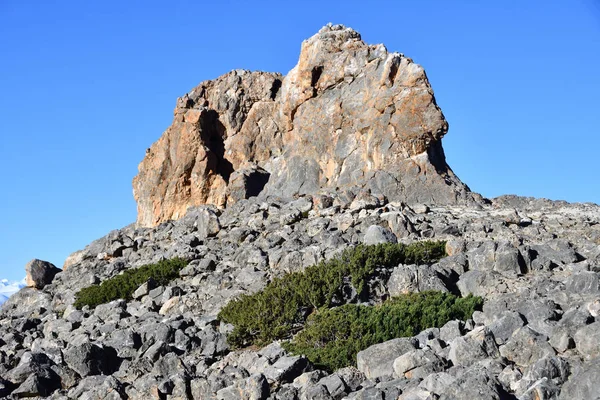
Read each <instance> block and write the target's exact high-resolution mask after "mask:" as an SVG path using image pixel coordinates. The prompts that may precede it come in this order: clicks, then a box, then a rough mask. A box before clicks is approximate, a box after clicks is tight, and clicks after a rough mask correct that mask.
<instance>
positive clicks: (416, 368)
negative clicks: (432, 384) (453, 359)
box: [394, 348, 445, 379]
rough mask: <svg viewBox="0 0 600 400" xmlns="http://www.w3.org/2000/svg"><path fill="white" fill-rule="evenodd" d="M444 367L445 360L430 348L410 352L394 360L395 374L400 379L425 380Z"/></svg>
mask: <svg viewBox="0 0 600 400" xmlns="http://www.w3.org/2000/svg"><path fill="white" fill-rule="evenodd" d="M444 367H445V362H444V360H442V359H441V358H440V357H439V356H438V355H437V354H435V353H434V352H433V350H431V349H429V348H426V349H416V350H412V351H409V352H408V353H404V354H403V355H401V356H400V357H398V358H396V360H394V373H395V375H396V377H400V378H403V377H405V378H408V379H423V378H425V377H426V376H427V375H429V374H432V373H434V372H441V371H443V370H444Z"/></svg>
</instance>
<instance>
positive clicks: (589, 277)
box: [565, 271, 600, 295]
mask: <svg viewBox="0 0 600 400" xmlns="http://www.w3.org/2000/svg"><path fill="white" fill-rule="evenodd" d="M565 286H566V290H567V291H569V292H571V293H574V294H595V295H600V276H599V274H598V273H596V272H592V271H582V272H578V273H576V274H573V275H571V276H569V277H568V278H567V280H566V281H565Z"/></svg>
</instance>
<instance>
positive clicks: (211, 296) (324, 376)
mask: <svg viewBox="0 0 600 400" xmlns="http://www.w3.org/2000/svg"><path fill="white" fill-rule="evenodd" d="M424 239H436V240H438V239H439V240H446V241H447V252H448V254H449V256H448V257H446V258H444V259H442V260H441V261H440V262H438V263H436V264H433V265H423V266H415V265H398V266H397V267H396V268H394V269H393V270H391V271H389V273H382V274H379V275H378V276H376V277H374V278H373V280H372V282H370V285H371V286H372V287H377V288H379V289H378V290H376V291H375V292H376V293H377V296H375V297H374V298H372V299H371V302H373V303H376V302H378V301H379V300H380V299H382V298H385V297H386V296H393V295H397V294H401V293H406V292H415V291H423V290H428V289H434V290H441V291H450V292H454V293H457V294H461V295H466V294H468V293H474V294H476V295H480V296H482V297H483V298H484V300H485V303H484V306H483V309H482V311H478V312H476V313H475V314H474V315H473V317H472V319H470V320H467V321H451V322H449V323H447V324H446V325H444V326H443V327H441V328H439V329H438V328H433V329H427V330H426V331H424V332H421V333H420V334H418V335H417V336H415V337H412V338H400V339H394V340H391V341H388V342H384V343H381V344H378V345H375V346H372V347H370V348H368V349H366V350H364V351H362V352H360V353H359V355H358V359H357V368H354V367H348V368H344V369H341V370H338V371H335V372H334V373H331V374H328V373H326V372H323V371H319V370H317V369H315V368H314V367H313V366H312V365H311V364H310V363H309V362H308V361H307V360H306V359H305V358H303V357H301V356H294V355H290V354H287V353H286V351H285V350H283V349H282V347H281V346H280V344H279V343H272V344H270V345H268V346H266V347H264V348H260V349H258V348H250V349H244V350H236V351H232V350H231V349H230V348H229V346H228V344H227V341H226V334H227V332H228V331H229V330H230V329H231V326H228V325H226V324H222V323H220V322H219V321H218V319H217V317H216V315H217V313H218V311H219V310H220V309H221V308H222V307H223V306H224V305H225V304H227V302H228V301H230V300H231V299H233V298H235V297H236V296H238V295H239V294H241V293H248V292H255V291H258V290H260V289H261V288H263V287H264V286H265V285H266V283H267V282H268V281H269V279H271V278H272V277H273V276H277V275H280V274H284V273H286V272H291V271H297V270H302V269H303V268H305V267H307V266H309V265H312V264H315V263H316V262H318V261H319V260H322V259H324V258H330V257H332V256H334V255H336V254H337V253H338V252H340V251H341V250H342V249H344V248H346V247H348V246H352V245H355V244H358V243H363V242H364V243H380V242H388V241H396V240H397V241H401V242H406V243H409V242H413V241H418V240H424ZM173 257H183V258H185V259H188V260H190V263H189V264H188V266H187V267H186V268H185V269H184V270H182V271H181V274H180V275H181V276H180V278H178V279H176V280H174V281H173V282H172V283H171V284H169V285H168V286H165V287H152V285H148V284H145V285H142V286H141V287H140V288H139V289H138V290H137V291H136V293H135V296H134V297H135V299H134V300H132V301H129V302H125V301H123V300H119V301H114V302H112V303H109V304H106V305H101V306H98V307H96V308H95V309H93V310H90V309H86V308H84V309H82V310H77V309H75V308H74V307H73V305H72V304H73V302H74V294H75V293H76V291H78V290H79V289H81V288H83V287H87V286H89V285H91V284H94V283H98V282H101V281H103V280H105V279H107V278H109V277H112V276H115V275H116V274H119V272H121V271H123V270H125V269H128V268H134V267H136V266H140V265H143V264H147V263H152V262H156V261H158V260H161V259H170V258H173ZM599 272H600V207H599V206H597V205H593V204H568V203H565V202H553V201H548V200H542V199H531V198H521V197H514V196H504V197H500V198H497V199H494V200H492V201H490V202H482V203H481V204H480V205H479V206H469V207H467V206H458V205H455V206H433V205H430V206H426V205H424V204H416V205H411V206H407V205H405V204H401V203H393V202H391V203H388V202H387V200H386V199H385V198H383V197H382V196H373V195H371V194H370V193H369V192H368V191H364V190H362V191H358V192H352V191H351V190H348V191H345V192H340V193H337V194H334V195H315V196H305V197H299V198H297V199H296V200H293V201H283V200H278V199H274V198H266V197H262V198H259V199H257V198H251V199H250V200H242V201H240V202H239V203H236V204H235V205H234V206H231V207H228V208H227V209H225V210H224V211H220V210H218V209H216V208H215V207H213V206H201V207H199V208H195V209H193V210H191V211H190V212H188V213H187V214H186V216H185V217H184V218H182V219H180V220H178V221H171V222H164V223H162V224H160V225H158V226H156V227H154V228H142V229H136V228H135V226H133V225H132V226H128V227H125V228H123V229H120V230H116V231H113V232H111V233H109V234H108V235H107V236H105V237H103V238H101V239H98V240H96V241H94V242H93V243H91V244H90V245H89V246H87V247H86V248H85V249H84V250H82V251H79V252H77V253H74V254H73V255H72V256H70V257H69V259H68V260H67V261H66V263H65V266H64V269H63V271H62V272H59V273H58V274H56V276H55V277H54V279H53V280H52V282H51V283H50V284H47V285H45V286H44V285H39V286H43V287H42V288H41V289H36V288H26V289H23V290H21V291H20V292H19V293H17V294H15V295H14V296H12V297H11V298H10V299H9V300H8V301H7V302H6V303H5V304H4V305H3V306H2V308H1V309H0V377H1V378H0V397H2V398H22V397H39V398H51V399H67V398H82V399H150V398H156V399H213V398H214V399H281V400H283V399H290V400H292V399H342V398H347V399H385V400H389V399H397V398H398V399H405V400H408V399H469V400H473V399H569V400H572V399H597V398H600V384H599V383H598V382H597V378H598V376H600V317H599V315H600V276H599Z"/></svg>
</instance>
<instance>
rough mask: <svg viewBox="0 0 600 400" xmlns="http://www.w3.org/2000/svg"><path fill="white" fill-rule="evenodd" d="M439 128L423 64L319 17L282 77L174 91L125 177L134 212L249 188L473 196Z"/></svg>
mask: <svg viewBox="0 0 600 400" xmlns="http://www.w3.org/2000/svg"><path fill="white" fill-rule="evenodd" d="M447 130H448V123H447V122H446V120H445V118H444V115H443V114H442V111H441V110H440V109H439V107H438V106H437V104H436V102H435V98H434V96H433V90H432V89H431V86H430V85H429V81H428V80H427V76H426V74H425V71H424V70H423V68H421V67H420V66H419V65H417V64H415V63H414V62H413V61H412V60H411V59H410V58H407V57H405V56H404V55H402V54H399V53H390V52H388V51H387V49H386V48H385V47H384V46H383V45H381V44H380V45H374V46H373V45H367V44H365V43H364V42H363V41H362V40H361V38H360V35H359V34H358V33H357V32H356V31H354V30H352V29H350V28H346V27H344V26H341V25H335V26H331V25H328V26H326V27H324V28H323V29H321V30H320V31H319V32H318V33H317V34H316V35H314V36H313V37H311V38H310V39H308V40H306V41H304V42H303V43H302V50H301V52H300V59H299V60H298V64H297V65H296V66H295V67H294V68H293V69H292V70H291V71H290V72H289V73H288V74H287V75H286V76H285V77H284V76H282V75H280V74H276V73H265V72H249V71H244V70H236V71H232V72H230V73H228V74H226V75H223V76H222V77H220V78H218V79H216V80H213V81H206V82H202V83H201V84H200V85H198V86H197V87H196V88H194V89H193V90H192V91H190V92H189V93H187V94H186V95H184V96H183V97H181V98H179V99H178V101H177V107H176V108H175V117H174V119H173V124H172V125H171V126H170V127H169V128H168V129H167V130H166V132H165V133H164V134H163V135H162V137H161V138H160V139H159V140H158V141H157V142H156V143H154V144H153V145H152V147H151V148H150V149H148V151H147V152H146V157H145V158H144V160H143V161H142V163H141V164H140V166H139V174H138V175H137V176H136V177H135V179H134V181H133V188H134V196H135V198H136V201H137V203H138V224H140V225H142V226H148V227H149V226H155V225H156V224H159V223H161V222H164V221H167V220H170V219H177V218H181V217H182V216H183V215H184V214H185V212H186V210H187V208H188V207H190V206H197V205H201V204H214V205H217V206H219V207H221V206H224V205H226V204H227V205H230V204H232V203H234V202H235V201H238V200H240V199H243V198H247V197H249V196H253V195H257V194H259V193H266V194H276V195H281V194H285V195H286V196H293V195H296V194H314V193H317V192H319V191H336V190H340V189H342V188H349V187H355V188H356V187H360V188H369V189H371V190H372V191H373V192H376V193H380V194H383V195H385V196H386V197H387V198H388V199H390V200H402V201H405V202H408V203H409V204H410V203H414V202H416V203H419V202H420V203H422V202H432V203H436V204H454V203H460V202H462V203H466V202H468V201H471V202H473V201H476V200H478V199H480V197H479V196H477V195H474V194H472V193H470V192H469V190H468V188H467V187H466V186H465V185H464V184H463V183H462V182H460V180H459V179H458V178H457V177H456V176H455V175H454V174H453V173H452V171H451V170H450V168H449V167H448V165H447V164H446V161H445V156H444V151H443V149H442V145H441V139H442V137H443V136H444V135H445V134H446V132H447Z"/></svg>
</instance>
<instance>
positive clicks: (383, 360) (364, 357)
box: [356, 338, 418, 379]
mask: <svg viewBox="0 0 600 400" xmlns="http://www.w3.org/2000/svg"><path fill="white" fill-rule="evenodd" d="M417 345H418V342H417V341H416V340H415V339H413V338H398V339H392V340H388V341H387V342H383V343H380V344H376V345H373V346H371V347H368V348H366V349H365V350H363V351H360V352H358V354H357V355H356V366H357V368H358V370H359V371H360V372H362V373H363V374H365V376H366V377H367V378H369V379H373V378H380V377H383V376H392V375H393V374H394V361H395V360H396V358H398V357H400V356H401V355H403V354H404V353H407V352H409V351H412V350H414V349H415V348H417Z"/></svg>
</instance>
